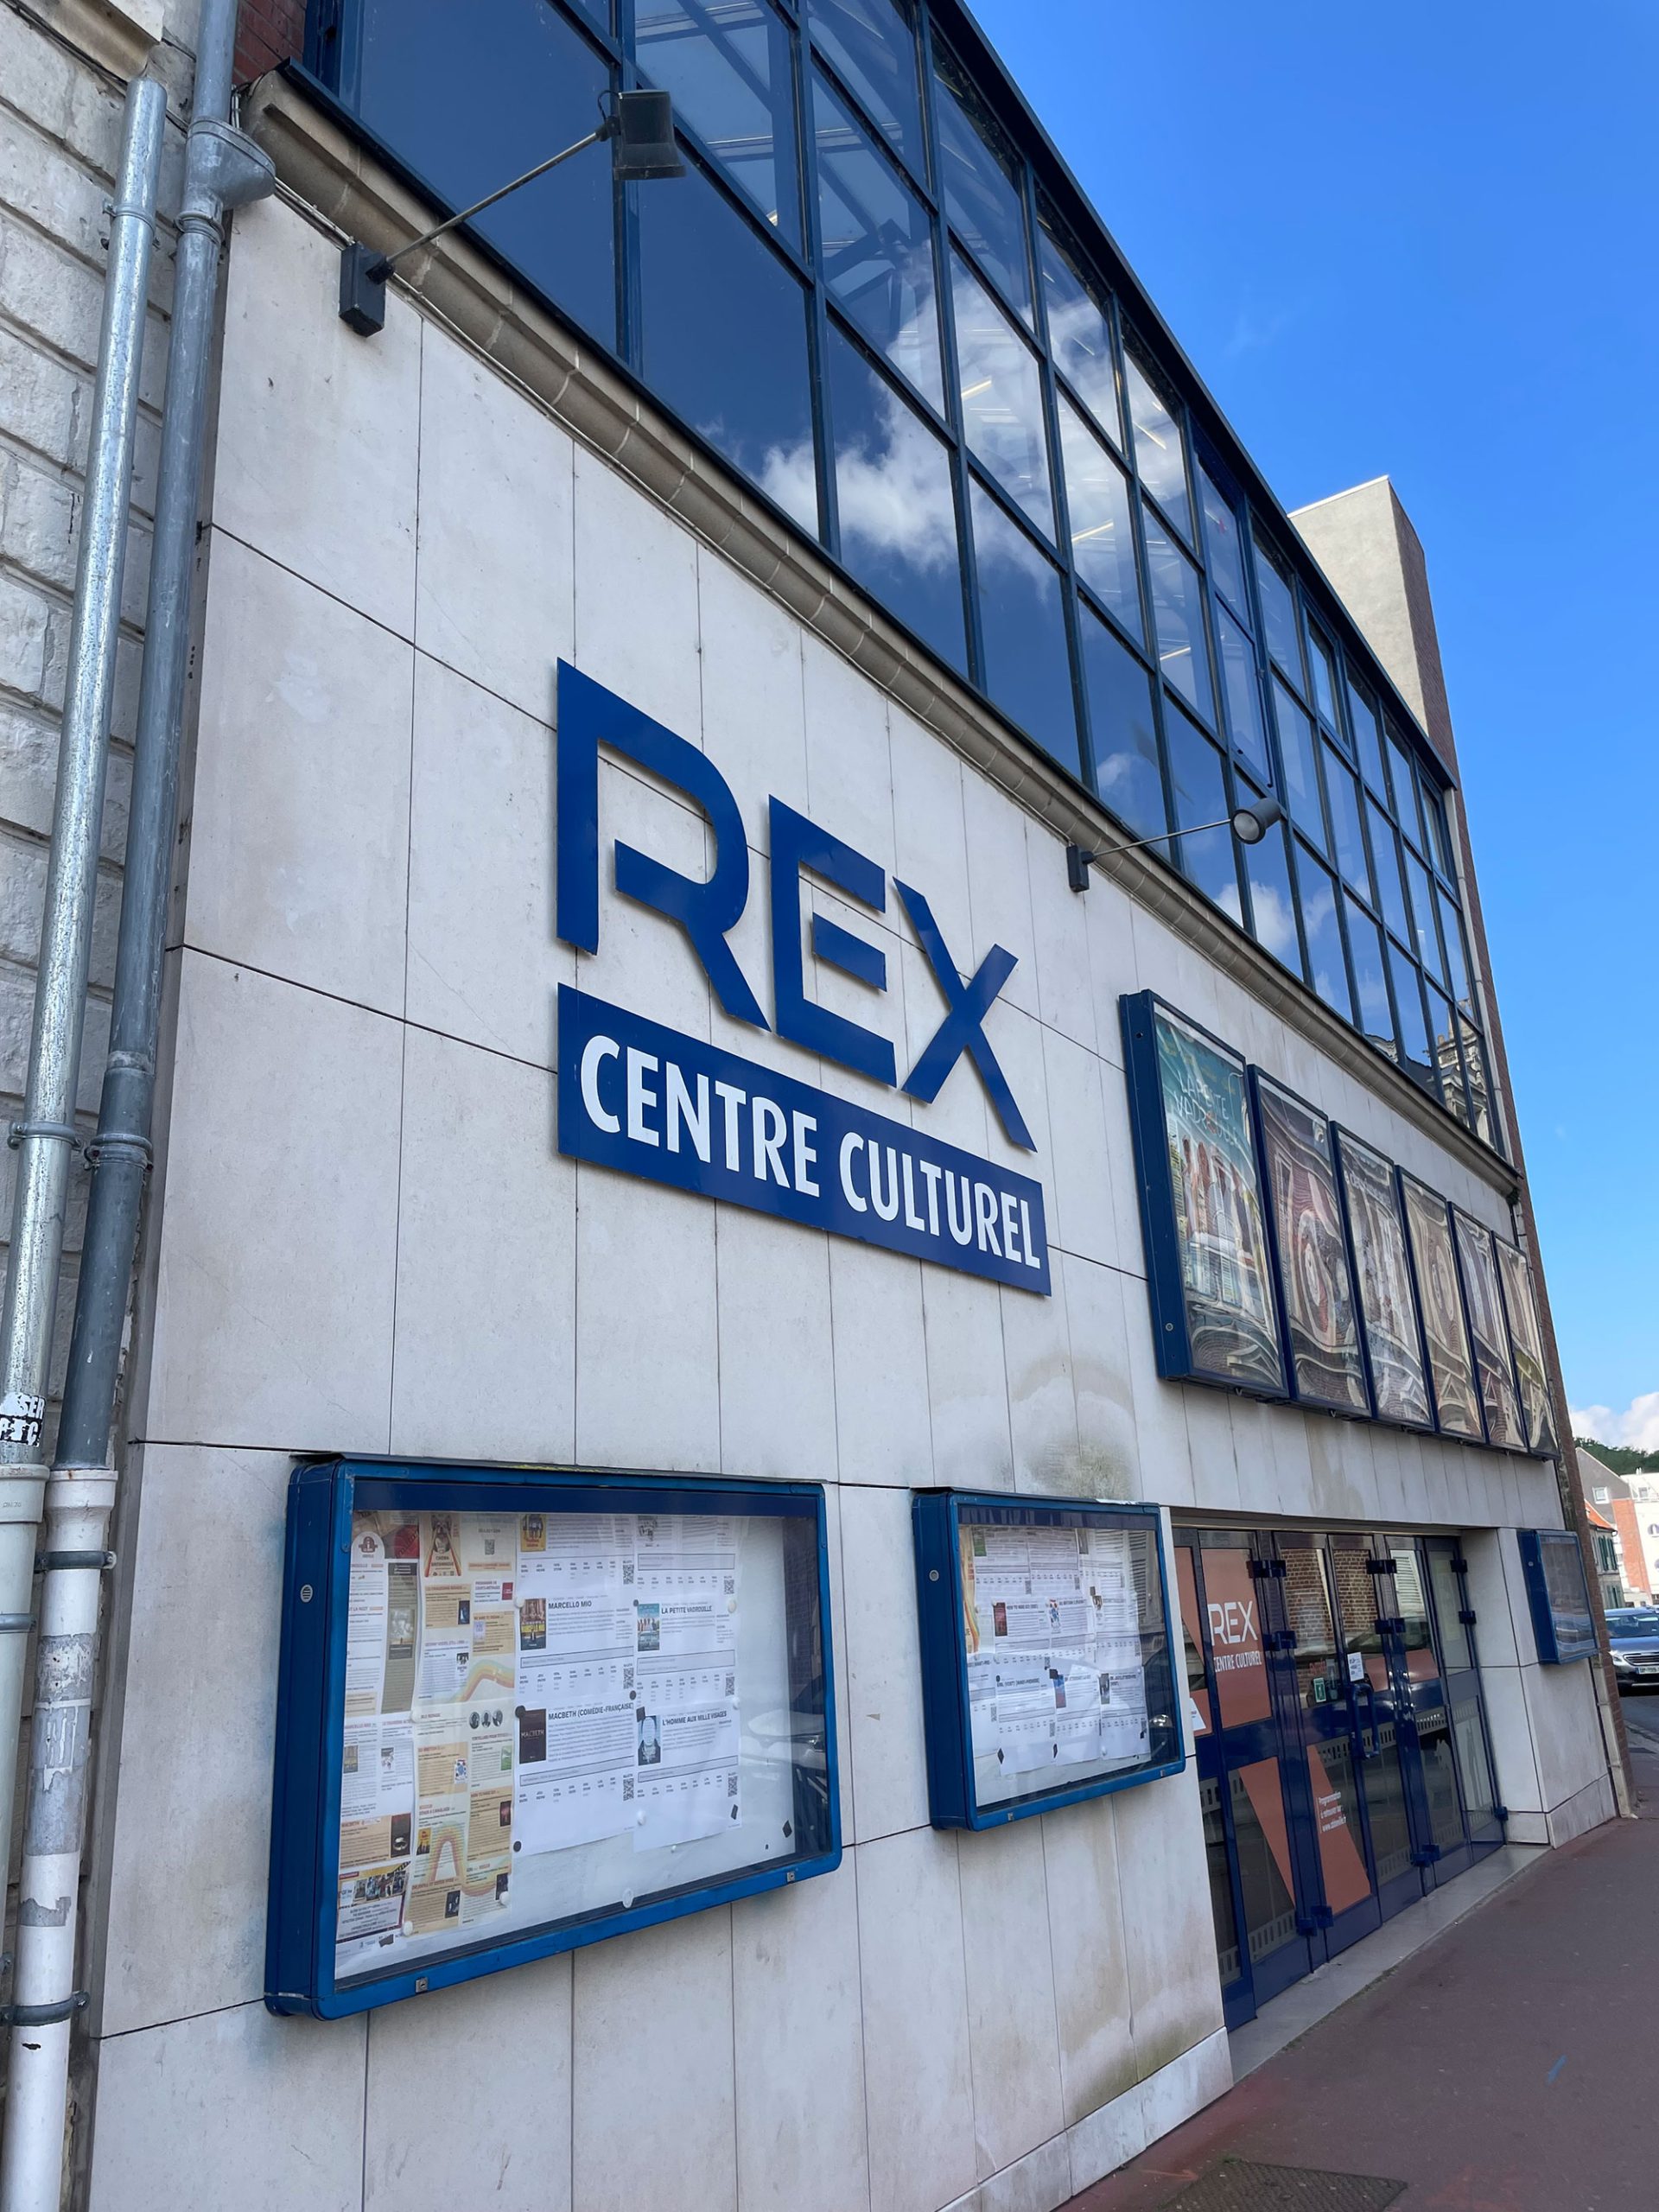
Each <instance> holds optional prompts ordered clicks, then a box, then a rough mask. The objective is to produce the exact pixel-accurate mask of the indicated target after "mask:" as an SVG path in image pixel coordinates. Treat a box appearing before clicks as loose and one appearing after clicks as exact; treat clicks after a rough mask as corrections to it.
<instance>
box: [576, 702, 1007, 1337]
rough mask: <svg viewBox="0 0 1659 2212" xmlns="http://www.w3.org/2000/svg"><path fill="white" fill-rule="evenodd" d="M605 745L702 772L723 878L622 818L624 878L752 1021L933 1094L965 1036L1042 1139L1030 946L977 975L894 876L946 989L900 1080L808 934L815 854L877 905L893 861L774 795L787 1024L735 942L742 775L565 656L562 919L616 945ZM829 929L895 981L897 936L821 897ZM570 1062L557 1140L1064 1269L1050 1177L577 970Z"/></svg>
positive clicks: (618, 881)
mask: <svg viewBox="0 0 1659 2212" xmlns="http://www.w3.org/2000/svg"><path fill="white" fill-rule="evenodd" d="M601 748H603V749H604V750H605V751H607V752H608V753H613V754H615V755H617V756H618V757H619V758H620V759H622V760H631V761H632V762H633V763H634V764H635V766H638V767H641V768H644V769H645V770H646V771H647V772H649V773H650V774H652V776H655V777H657V778H658V779H660V780H661V781H662V782H664V783H666V784H669V785H672V786H673V787H674V788H675V789H676V790H677V791H682V792H683V793H684V795H685V796H686V798H689V799H690V800H691V802H692V803H693V804H695V805H696V807H697V808H699V809H700V810H701V811H702V813H703V814H704V815H705V816H706V817H707V818H708V821H709V827H710V829H711V830H712V832H713V838H714V864H713V866H712V868H711V869H710V871H709V874H708V876H707V878H706V879H704V880H698V879H696V878H695V877H691V876H686V875H682V874H678V873H677V871H676V870H675V869H673V868H668V867H665V866H664V864H663V863H662V862H661V861H656V860H653V859H652V858H651V857H650V856H649V855H647V854H645V853H642V852H639V851H638V850H636V849H635V848H634V847H633V846H632V845H628V844H625V843H624V842H622V841H621V839H620V838H618V839H617V840H616V841H615V842H614V845H613V860H614V876H613V880H614V885H615V889H616V892H617V894H618V896H619V897H621V898H624V899H631V900H632V901H634V902H635V903H636V904H637V905H639V906H649V907H651V908H652V909H653V910H654V911H655V912H658V913H659V914H662V915H664V917H666V918H668V919H669V920H671V921H672V922H674V923H675V924H676V925H677V926H678V927H679V928H680V929H681V930H682V931H683V932H684V935H685V937H686V938H687V940H688V941H689V943H690V946H691V950H692V951H693V952H694V954H695V955H696V958H697V960H698V962H699V963H701V965H702V969H703V972H704V974H705V975H706V976H708V978H709V987H710V988H711V989H712V990H713V992H714V994H715V997H716V998H717V999H718V1000H719V1001H720V1004H721V1007H723V1008H724V1009H725V1011H726V1013H727V1014H728V1015H730V1016H731V1017H732V1019H733V1020H737V1021H741V1022H745V1023H747V1024H748V1025H749V1026H750V1027H753V1028H755V1029H760V1030H765V1029H768V1028H775V1030H776V1033H777V1034H778V1035H779V1036H780V1037H783V1038H785V1039H788V1040H789V1041H790V1042H791V1044H795V1045H798V1046H801V1047H802V1049H803V1050H804V1052H809V1053H810V1054H812V1055H813V1056H814V1057H815V1058H822V1059H828V1060H833V1061H835V1062H836V1063H837V1064H838V1065H841V1066H843V1067H849V1068H852V1069H854V1070H855V1071H856V1072H857V1073H858V1074H860V1075H861V1076H864V1077H868V1079H869V1080H870V1081H872V1082H874V1083H877V1084H887V1085H889V1086H893V1087H895V1088H902V1089H903V1090H904V1092H905V1093H906V1096H908V1097H911V1098H914V1099H916V1100H918V1101H919V1102H920V1103H923V1104H929V1103H931V1102H932V1100H933V1099H935V1098H936V1097H937V1096H938V1093H939V1090H940V1088H941V1086H942V1085H943V1084H944V1080H945V1077H947V1076H948V1075H949V1074H950V1071H951V1070H952V1069H953V1068H954V1067H955V1066H956V1065H957V1062H958V1061H959V1060H960V1059H961V1058H963V1056H964V1055H966V1057H967V1058H969V1059H970V1060H971V1061H972V1062H973V1065H974V1066H975V1068H976V1070H977V1071H978V1074H979V1077H980V1080H981V1081H982V1084H984V1086H985V1090H986V1094H987V1096H988V1097H989V1099H990V1102H991V1104H992V1106H993V1107H994V1108H995V1111H996V1115H997V1118H998V1119H999V1121H1000V1122H1001V1125H1002V1128H1003V1129H1004V1131H1005V1132H1006V1134H1007V1137H1008V1140H1009V1141H1010V1142H1011V1143H1013V1144H1014V1145H1017V1146H1019V1147H1020V1148H1021V1149H1022V1150H1024V1151H1027V1152H1029V1151H1034V1150H1035V1148H1036V1147H1035V1146H1034V1144H1033V1141H1032V1136H1031V1132H1030V1130H1029V1129H1028V1128H1027V1126H1026V1122H1025V1120H1024V1117H1023V1116H1021V1114H1020V1109H1019V1107H1018V1105H1017V1104H1016V1103H1015V1102H1014V1093H1013V1091H1012V1090H1010V1089H1009V1087H1008V1083H1007V1077H1006V1076H1005V1075H1004V1074H1003V1072H1002V1069H1001V1065H999V1063H998V1061H997V1058H996V1055H995V1052H994V1051H993V1050H992V1048H991V1045H990V1040H989V1039H988V1037H987V1036H986V1034H985V1029H984V1021H985V1017H986V1015H987V1014H988V1012H989V1010H990V1007H991V1006H992V1005H993V1003H994V1002H995V998H996V995H997V994H998V992H999V991H1000V990H1001V988H1002V986H1003V984H1004V983H1005V982H1007V979H1008V977H1009V976H1010V975H1011V974H1012V973H1013V971H1014V964H1015V963H1014V955H1013V954H1012V953H1011V952H1009V951H1007V950H1005V948H1004V947H1002V946H1001V945H993V946H992V948H991V950H989V952H988V953H987V954H986V956H985V957H984V959H983V960H982V962H981V963H980V964H979V966H978V968H977V969H976V970H975V972H974V973H973V975H972V976H969V979H968V981H967V982H963V980H962V977H961V976H960V974H959V973H958V971H957V965H956V963H955V961H954V960H953V959H952V957H951V955H950V950H949V948H948V947H947V946H946V944H945V942H944V937H943V936H942V934H941V933H940V930H939V926H938V923H937V921H935V919H934V918H933V912H932V909H931V906H929V905H928V902H927V899H926V898H925V896H924V894H923V893H921V892H919V891H917V890H914V889H912V887H910V886H909V885H908V884H905V883H900V882H899V881H898V880H896V879H895V880H894V883H893V889H894V891H895V892H896V893H897V894H898V898H899V904H900V906H902V907H903V908H904V911H905V913H906V916H907V918H908V919H909V921H910V924H911V926H912V930H913V931H915V934H916V938H917V941H918V944H920V946H921V949H922V951H923V953H924V955H925V957H926V960H927V963H928V965H929V967H930V969H931V971H932V973H933V976H934V979H935V981H936V982H938V986H939V991H940V995H941V996H942V998H943V1000H944V1007H945V1012H944V1019H943V1020H941V1021H940V1023H939V1026H938V1029H937V1030H936V1031H935V1033H934V1034H933V1037H932V1039H931V1041H930V1042H929V1043H928V1045H927V1046H925V1049H924V1051H923V1052H922V1053H921V1056H920V1058H918V1060H917V1062H916V1065H914V1067H912V1069H911V1071H910V1072H909V1074H908V1075H907V1076H906V1077H905V1079H904V1082H903V1084H902V1085H900V1084H899V1071H898V1065H897V1062H896V1060H895V1058H894V1054H893V1046H892V1044H891V1043H890V1042H889V1040H888V1039H887V1038H885V1037H883V1036H880V1034H878V1033H877V1032H875V1031H874V1030H872V1029H867V1028H865V1027H863V1026H862V1025H861V1023H858V1022H855V1021H852V1020H849V1019H848V1018H847V1017H846V1016H845V1015H844V1014H836V1013H835V1012H833V1011H832V1010H831V1009H829V1007H823V1006H819V1005H818V1004H817V1003H816V1002H815V1001H813V1000H811V999H810V998H809V997H808V996H807V993H806V976H805V958H804V949H803V945H802V932H801V918H802V917H801V880H802V876H803V874H810V875H812V876H814V877H816V878H817V879H818V880H820V881H821V882H823V883H825V884H828V885H830V886H832V887H834V889H835V890H836V892H837V893H839V894H841V895H842V896H843V897H845V898H848V899H852V900H854V901H855V902H856V903H857V904H858V905H860V906H865V907H867V908H868V909H869V910H870V912H873V913H878V914H880V913H884V912H886V911H887V874H886V871H885V870H884V869H883V868H880V867H878V866H877V864H876V863H875V862H874V861H872V860H870V859H868V857H867V856H866V855H864V854H862V853H860V852H857V851H855V849H854V848H853V847H852V846H850V845H848V844H845V843H843V842H842V840H841V839H840V838H839V837H836V836H831V835H830V834H829V831H828V830H825V829H820V828H819V827H818V826H817V823H814V822H811V821H810V820H809V819H808V818H807V817H806V816H804V815H803V814H798V813H797V812H796V811H795V810H794V809H793V808H792V807H789V806H785V804H784V803H783V801H782V800H781V799H779V798H772V799H770V800H769V801H768V813H769V818H770V842H771V853H770V858H769V861H768V876H769V886H768V888H769V893H770V899H771V906H772V1001H773V1020H772V1022H771V1023H768V1021H767V1020H766V1015H765V1014H763V1013H762V1011H761V1008H760V1001H759V1000H758V999H757V998H756V997H755V995H754V993H753V989H752V988H751V987H750V985H749V982H748V980H747V977H746V976H744V974H743V972H742V970H741V969H740V967H739V966H738V964H737V961H736V958H735V957H734V954H733V952H732V950H731V947H730V945H729V944H728V942H727V938H728V933H729V932H730V931H731V930H732V929H733V928H734V926H735V925H736V923H737V921H738V919H739V918H740V917H741V914H742V912H743V910H744V908H745V906H747V903H748V896H749V850H748V846H747V842H746V841H745V837H744V834H743V823H742V817H741V813H740V812H739V810H738V804H737V801H736V799H735V798H734V797H733V794H732V791H731V788H730V786H729V785H728V784H727V782H726V780H725V779H724V777H723V776H721V773H720V772H719V770H718V769H717V768H716V767H715V766H714V764H713V762H712V761H711V760H709V757H708V755H707V754H706V753H701V752H699V751H698V750H697V748H696V747H695V746H693V745H691V744H689V743H688V742H687V741H686V740H685V739H684V738H682V737H677V736H676V735H675V734H674V733H673V732H672V731H671V730H668V729H664V728H663V726H662V725H661V723H659V722H655V721H652V720H651V718H650V717H649V716H648V715H644V714H641V713H640V712H639V709H638V708H635V707H631V706H629V705H628V704H627V702H626V701H625V700H622V699H620V698H618V697H617V696H616V695H615V694H614V693H613V692H611V691H607V690H605V688H604V687H603V685H601V684H599V683H594V680H593V679H592V677H587V676H583V675H582V674H581V673H580V671H577V670H575V669H574V668H571V667H569V666H568V665H567V664H565V663H563V661H562V662H561V663H560V664H559V737H558V895H557V909H556V928H557V931H558V934H559V936H560V938H563V941H564V942H565V943H566V944H571V945H574V946H575V947H576V948H577V949H578V950H581V951H584V952H597V951H598V950H599V933H600V857H601V856H600V837H599V757H600V753H601ZM811 948H812V957H813V958H814V959H815V960H817V961H819V962H821V963H823V964H824V965H826V966H828V967H831V968H834V969H837V970H838V971H839V972H840V973H842V975H846V976H852V977H853V978H854V979H855V981H856V982H861V983H862V984H864V985H865V986H866V987H867V988H868V989H870V990H873V991H883V990H885V989H886V988H887V955H886V954H885V953H884V952H883V951H882V950H880V947H879V946H877V945H875V944H871V943H870V942H869V941H868V939H866V938H860V937H855V935H854V934H853V933H852V931H849V930H844V929H842V928H841V927H840V926H839V925H837V924H836V923H834V922H832V921H830V920H829V919H828V918H826V917H825V916H823V915H822V914H815V915H814V916H813V917H812V935H811ZM558 1065H559V1103H558V1144H559V1150H560V1151H561V1152H562V1153H565V1154H569V1156H571V1157H572V1158H574V1159H577V1160H592V1161H594V1163H595V1164H596V1165H598V1166H604V1167H613V1168H617V1169H620V1171H621V1172H622V1173H625V1174H630V1175H638V1176H641V1177H643V1178H645V1179H646V1180H647V1181H650V1182H655V1183H665V1184H669V1185H672V1186H673V1187H675V1188H677V1189H679V1190H684V1191H696V1192H701V1193H702V1195H703V1196H704V1197H706V1198H722V1199H724V1200H725V1201H726V1202H727V1203H728V1205H741V1206H747V1207H749V1208H751V1209H753V1211H757V1212H760V1213H770V1214H775V1215H779V1216H780V1217H783V1218H784V1219H785V1220H789V1221H797V1222H799V1223H801V1224H803V1225H804V1226H805V1227H808V1228H813V1229H822V1230H828V1231H829V1233H830V1234H831V1235H833V1236H851V1237H855V1238H857V1239H858V1240H859V1241H860V1242H861V1243H866V1244H875V1245H880V1246H881V1247H883V1248H884V1249H887V1250H889V1251H894V1252H904V1253H907V1254H909V1255H911V1256H912V1257H913V1258H917V1259H923V1260H931V1261H934V1262H937V1263H938V1265H939V1266H941V1267H948V1268H958V1269H961V1270H963V1271H964V1272H965V1273H967V1274H976V1275H982V1276H986V1277H988V1278H989V1279H991V1280H992V1281H997V1282H1006V1283H1011V1284H1013V1285H1014V1286H1015V1287H1018V1288H1020V1289H1021V1290H1030V1291H1036V1292H1039V1293H1041V1294H1045V1295H1046V1294H1047V1293H1048V1291H1049V1289H1050V1282H1049V1267H1048V1236H1047V1228H1046V1222H1045V1219H1044V1215H1043V1193H1042V1186H1041V1185H1040V1184H1039V1183H1038V1182H1036V1181H1035V1180H1033V1179H1032V1178H1031V1177H1029V1176H1026V1175H1017V1174H1014V1173H1012V1172H1011V1171H1010V1170H1009V1169H1007V1168H1005V1167H1002V1166H1000V1165H999V1164H998V1163H996V1162H995V1161H994V1160H983V1159H981V1158H979V1157H977V1156H976V1154H972V1153H967V1152H963V1151H961V1150H959V1149H958V1148H957V1147H956V1146H954V1145H950V1144H944V1143H942V1142H940V1141H938V1140H937V1139H935V1138H932V1137H930V1136H928V1135H926V1134H925V1131H923V1130H920V1129H918V1128H912V1126H911V1125H910V1124H909V1123H908V1122H896V1121H893V1120H891V1119H889V1118H888V1117H887V1116H885V1115H880V1114H876V1113H873V1112H871V1111H870V1110H868V1109H867V1108H864V1107H861V1106H857V1105H854V1104H852V1103H849V1101H847V1100H845V1099H843V1098H839V1097H837V1096H834V1095H833V1094H832V1093H830V1092H829V1091H825V1090H820V1089H818V1088H817V1086H816V1085H813V1084H807V1083H803V1082H798V1081H797V1080H795V1079H794V1078H793V1077H789V1076H785V1075H780V1074H779V1073H777V1072H776V1071H774V1070H772V1069H771V1068H766V1067H762V1066H760V1065H758V1064H757V1063H756V1062H754V1061H752V1060H747V1059H744V1058H741V1056H740V1055H738V1054H737V1053H734V1052H726V1051H724V1050H722V1049H721V1048H720V1047H718V1046H711V1045H708V1044H705V1043H703V1042H702V1041H701V1040H700V1039H696V1038H694V1037H689V1036H686V1035H683V1033H680V1032H679V1031H677V1030H672V1029H667V1028H664V1027H662V1026H661V1025H660V1024H658V1023H657V1022H654V1021H648V1020H645V1019H644V1018H643V1017H642V1016H640V1015H639V1014H632V1013H630V1012H628V1011H627V1010H626V1009H625V1008H623V1007H615V1006H612V1005H609V1004H607V1002H606V1001H604V1000H602V999H597V998H594V997H593V996H591V995H589V994H588V993H587V992H585V991H583V990H581V989H579V988H573V987H572V986H570V985H569V984H565V985H562V986H561V988H560V990H559V1004H558Z"/></svg>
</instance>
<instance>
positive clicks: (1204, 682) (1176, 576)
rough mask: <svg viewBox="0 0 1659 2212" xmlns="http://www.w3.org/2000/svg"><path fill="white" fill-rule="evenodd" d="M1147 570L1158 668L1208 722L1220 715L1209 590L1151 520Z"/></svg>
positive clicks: (1183, 556)
mask: <svg viewBox="0 0 1659 2212" xmlns="http://www.w3.org/2000/svg"><path fill="white" fill-rule="evenodd" d="M1146 528H1147V576H1148V579H1149V581H1150V582H1151V585H1152V619H1153V624H1154V627H1155V628H1156V630H1157V632H1158V665H1159V667H1160V670H1161V671H1162V672H1163V676H1164V679H1165V681H1166V683H1173V685H1174V687H1175V689H1176V690H1178V691H1179V693H1180V695H1181V696H1182V697H1183V698H1184V699H1185V700H1187V701H1188V702H1190V704H1192V706H1194V707H1196V708H1197V709H1198V712H1199V713H1200V714H1201V715H1203V716H1204V718H1205V721H1214V720H1215V715H1216V697H1215V692H1214V690H1213V689H1212V688H1211V682H1210V655H1209V652H1208V651H1207V649H1206V647H1205V641H1204V586H1203V583H1202V582H1201V581H1200V580H1199V576H1198V570H1197V569H1195V568H1194V567H1193V565H1192V562H1191V561H1189V560H1188V559H1187V557H1186V556H1185V553H1183V552H1182V550H1181V549H1180V547H1179V545H1177V543H1175V541H1174V539H1173V537H1171V536H1170V535H1169V532H1168V531H1166V530H1164V529H1162V528H1160V525H1159V524H1157V523H1156V522H1154V519H1153V518H1152V517H1151V515H1147V518H1146Z"/></svg>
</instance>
